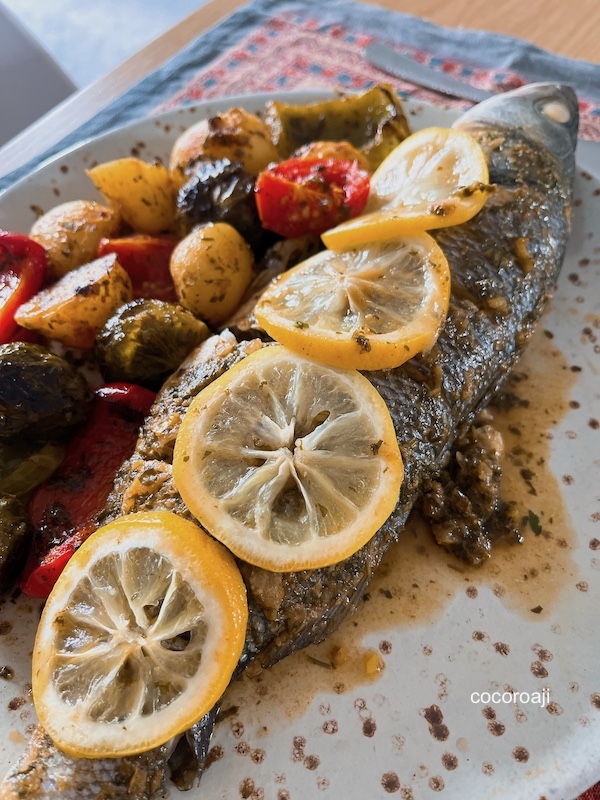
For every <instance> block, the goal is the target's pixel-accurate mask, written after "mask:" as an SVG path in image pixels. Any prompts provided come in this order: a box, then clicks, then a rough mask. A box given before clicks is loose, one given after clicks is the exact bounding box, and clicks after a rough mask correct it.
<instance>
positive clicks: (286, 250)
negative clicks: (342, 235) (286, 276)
mask: <svg viewBox="0 0 600 800" xmlns="http://www.w3.org/2000/svg"><path fill="white" fill-rule="evenodd" d="M322 249H323V243H322V242H321V239H320V237H319V236H300V237H298V238H296V239H279V241H277V242H275V244H274V245H273V246H272V247H270V248H269V249H268V250H267V252H266V253H265V255H264V256H263V258H262V260H261V262H260V263H259V264H258V265H257V267H258V272H257V274H256V276H255V277H254V278H253V280H252V283H251V284H250V285H249V286H248V288H247V289H246V291H245V293H244V296H243V298H242V302H241V303H240V305H239V306H238V308H237V309H236V310H235V312H234V313H233V315H232V316H231V317H228V318H227V319H226V320H225V321H224V322H223V323H221V328H222V329H225V328H229V329H230V330H231V332H232V333H233V334H234V336H235V337H236V338H237V339H255V338H257V337H259V338H261V339H265V340H268V339H270V338H271V337H270V336H268V335H267V333H266V332H265V331H264V330H263V329H262V328H261V327H260V325H259V324H258V321H257V319H256V317H255V315H254V308H255V306H256V303H257V301H258V298H259V297H260V296H261V294H262V293H263V292H264V290H265V288H266V287H267V286H268V285H269V283H271V281H272V280H274V279H275V278H276V277H277V276H278V275H281V273H282V272H285V270H286V269H291V268H292V267H295V266H296V264H299V263H300V262H301V261H304V260H305V259H307V258H310V256H313V255H314V254H315V253H318V252H319V250H322Z"/></svg>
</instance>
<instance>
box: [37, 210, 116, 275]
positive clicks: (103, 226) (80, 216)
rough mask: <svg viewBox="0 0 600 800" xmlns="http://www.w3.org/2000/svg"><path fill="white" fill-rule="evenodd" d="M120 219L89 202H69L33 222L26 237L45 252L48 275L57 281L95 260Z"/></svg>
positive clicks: (111, 211) (113, 212)
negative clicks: (48, 269) (98, 251)
mask: <svg viewBox="0 0 600 800" xmlns="http://www.w3.org/2000/svg"><path fill="white" fill-rule="evenodd" d="M119 222H120V220H119V215H118V214H117V213H116V212H115V211H113V209H112V208H107V207H106V206H103V205H100V203H94V202H92V201H90V200H72V201H71V202H69V203H63V204H62V205H60V206H56V207H55V208H53V209H51V210H50V211H48V212H47V213H46V214H44V215H43V216H41V217H40V218H39V219H38V220H37V221H36V222H34V224H33V226H32V228H31V233H30V234H29V235H30V236H31V238H32V239H34V240H35V241H36V242H38V244H41V245H42V247H44V248H45V249H46V252H47V254H48V265H49V267H50V272H51V273H52V275H53V276H54V277H55V278H60V277H61V275H65V274H66V273H67V272H70V271H71V270H72V269H76V268H77V267H80V266H81V265H82V264H87V262H88V261H91V260H92V259H93V258H95V257H96V252H97V250H98V243H99V242H100V239H102V238H103V237H104V236H108V237H110V236H114V234H115V233H116V232H117V230H118V228H119Z"/></svg>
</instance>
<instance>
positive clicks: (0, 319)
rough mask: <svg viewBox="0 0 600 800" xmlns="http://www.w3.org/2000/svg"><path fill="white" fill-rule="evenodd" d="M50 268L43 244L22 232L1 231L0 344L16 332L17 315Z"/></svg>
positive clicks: (39, 285) (8, 339)
mask: <svg viewBox="0 0 600 800" xmlns="http://www.w3.org/2000/svg"><path fill="white" fill-rule="evenodd" d="M47 266H48V264H47V258H46V251H45V250H44V248H43V247H42V246H41V245H39V244H38V243H37V242H34V241H33V240H32V239H29V238H28V237H27V236H23V235H22V234H20V233H9V232H8V231H3V230H0V344H5V343H6V342H9V341H11V339H12V337H13V336H14V335H15V334H16V333H17V330H18V328H19V326H18V325H17V323H16V322H15V313H16V311H17V309H18V308H19V306H20V305H21V303H24V302H25V301H26V300H29V298H30V297H33V295H34V294H35V293H36V292H37V291H39V289H40V287H41V285H42V282H43V280H44V278H45V276H46V271H47Z"/></svg>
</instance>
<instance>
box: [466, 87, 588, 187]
mask: <svg viewBox="0 0 600 800" xmlns="http://www.w3.org/2000/svg"><path fill="white" fill-rule="evenodd" d="M482 126H485V127H487V126H493V127H496V128H501V129H505V130H519V131H520V132H521V133H522V135H523V136H524V137H525V138H527V139H529V140H530V141H533V142H535V143H536V144H538V145H541V146H542V147H544V148H545V149H546V150H548V151H549V152H550V153H552V154H553V155H554V156H555V157H556V158H558V159H559V160H560V162H561V163H562V164H563V167H564V170H565V172H566V174H567V175H569V176H572V175H573V174H574V171H575V147H576V144H577V131H578V128H579V106H578V103H577V96H576V94H575V92H574V91H573V89H572V88H571V87H570V86H567V85H565V84H561V83H531V84H528V85H527V86H522V87H521V88H520V89H514V90H513V91H511V92H505V93H503V94H498V95H495V96H494V97H490V98H489V99H488V100H484V101H483V102H482V103H479V105H476V106H474V107H473V108H471V109H469V111H467V112H466V113H465V114H463V115H462V116H461V117H460V118H459V119H458V120H457V121H456V122H455V123H454V125H453V127H458V128H471V127H476V128H481V127H482Z"/></svg>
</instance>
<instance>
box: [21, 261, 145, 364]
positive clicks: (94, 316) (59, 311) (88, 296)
mask: <svg viewBox="0 0 600 800" xmlns="http://www.w3.org/2000/svg"><path fill="white" fill-rule="evenodd" d="M132 296H133V291H132V288H131V280H130V278H129V275H128V274H127V272H126V271H125V270H124V269H123V267H122V266H121V265H120V264H119V261H118V260H117V256H116V255H115V254H114V253H111V254H110V255H107V256H103V257H102V258H97V259H96V260H95V261H91V262H90V263H89V264H84V265H83V266H82V267H78V268H77V269H74V270H71V272H68V273H67V274H66V275H64V276H63V277H62V278H60V279H59V280H58V281H57V282H56V283H54V284H52V286H49V287H48V288H47V289H43V290H42V291H41V292H38V293H37V294H36V295H34V296H33V297H32V298H31V300H28V301H27V302H26V303H23V305H22V306H21V307H20V308H19V309H18V311H17V313H16V314H15V320H16V321H17V322H18V323H19V325H22V326H23V327H24V328H29V330H32V331H37V332H38V333H41V334H42V335H43V336H47V337H48V338H49V339H56V340H57V341H59V342H62V343H63V344H65V345H67V346H68V347H79V348H81V349H82V350H85V349H87V348H88V347H91V346H92V345H93V343H94V339H95V337H96V333H97V332H98V330H99V329H100V328H101V327H102V326H103V325H104V323H105V322H106V320H107V319H108V318H109V317H111V316H112V315H113V313H114V312H115V311H116V310H117V308H119V307H120V306H122V305H123V303H128V302H129V301H130V300H131V298H132Z"/></svg>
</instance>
